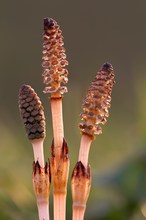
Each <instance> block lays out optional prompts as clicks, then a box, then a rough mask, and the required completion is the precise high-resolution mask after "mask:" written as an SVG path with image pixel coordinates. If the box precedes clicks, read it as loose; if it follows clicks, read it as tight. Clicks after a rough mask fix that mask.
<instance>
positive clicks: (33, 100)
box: [19, 85, 46, 140]
mask: <svg viewBox="0 0 146 220" xmlns="http://www.w3.org/2000/svg"><path fill="white" fill-rule="evenodd" d="M19 109H20V114H21V118H22V120H23V123H24V125H25V130H26V134H27V136H28V138H29V139H30V140H34V139H40V138H45V133H46V131H45V116H44V111H43V106H42V103H41V101H40V99H39V97H38V96H37V94H36V93H35V91H34V89H32V88H31V86H29V85H22V86H21V88H20V90H19Z"/></svg>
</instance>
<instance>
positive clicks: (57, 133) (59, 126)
mask: <svg viewBox="0 0 146 220" xmlns="http://www.w3.org/2000/svg"><path fill="white" fill-rule="evenodd" d="M51 111H52V124H53V136H54V151H55V152H54V153H55V157H56V159H59V158H60V155H61V150H62V143H63V138H64V128H63V114H62V98H61V97H60V98H51Z"/></svg>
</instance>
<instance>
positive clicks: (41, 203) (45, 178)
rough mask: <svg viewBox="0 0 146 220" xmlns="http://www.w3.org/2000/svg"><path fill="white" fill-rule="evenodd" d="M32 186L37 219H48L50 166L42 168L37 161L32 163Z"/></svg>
mask: <svg viewBox="0 0 146 220" xmlns="http://www.w3.org/2000/svg"><path fill="white" fill-rule="evenodd" d="M33 187H34V191H35V195H36V200H37V207H38V213H39V220H49V207H48V206H49V200H48V199H49V194H50V167H49V165H48V164H47V163H46V165H45V167H44V168H42V167H41V166H40V164H39V162H38V161H37V162H36V163H35V162H34V163H33Z"/></svg>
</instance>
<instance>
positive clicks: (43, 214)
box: [37, 202, 50, 220]
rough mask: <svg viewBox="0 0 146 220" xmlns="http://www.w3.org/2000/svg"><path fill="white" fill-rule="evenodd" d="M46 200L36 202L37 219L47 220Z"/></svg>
mask: <svg viewBox="0 0 146 220" xmlns="http://www.w3.org/2000/svg"><path fill="white" fill-rule="evenodd" d="M48 205H49V204H48V202H41V203H39V202H38V203H37V207H38V214H39V220H49V219H50V218H49V209H48Z"/></svg>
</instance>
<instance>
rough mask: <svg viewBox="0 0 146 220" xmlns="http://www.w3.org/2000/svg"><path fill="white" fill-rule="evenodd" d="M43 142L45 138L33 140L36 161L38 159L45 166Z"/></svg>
mask: <svg viewBox="0 0 146 220" xmlns="http://www.w3.org/2000/svg"><path fill="white" fill-rule="evenodd" d="M43 142H44V139H35V140H33V141H31V143H32V147H33V152H34V160H35V163H36V162H37V161H38V162H39V164H40V166H41V167H42V168H44V166H45V162H44V148H43Z"/></svg>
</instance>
